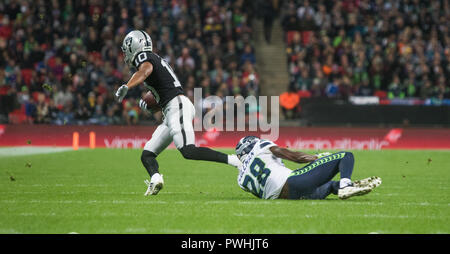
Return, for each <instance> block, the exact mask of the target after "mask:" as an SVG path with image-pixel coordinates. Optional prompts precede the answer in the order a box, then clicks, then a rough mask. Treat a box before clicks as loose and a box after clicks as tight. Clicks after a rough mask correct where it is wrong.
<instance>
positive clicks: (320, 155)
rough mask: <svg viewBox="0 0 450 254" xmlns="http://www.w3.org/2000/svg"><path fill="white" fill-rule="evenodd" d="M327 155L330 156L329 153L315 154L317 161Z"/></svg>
mask: <svg viewBox="0 0 450 254" xmlns="http://www.w3.org/2000/svg"><path fill="white" fill-rule="evenodd" d="M328 155H331V153H329V152H324V153H318V154H316V156H317V159H320V158H322V157H325V156H328Z"/></svg>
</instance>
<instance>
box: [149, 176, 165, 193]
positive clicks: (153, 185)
mask: <svg viewBox="0 0 450 254" xmlns="http://www.w3.org/2000/svg"><path fill="white" fill-rule="evenodd" d="M144 182H145V184H147V186H148V188H147V191H146V192H145V194H144V195H145V196H148V195H156V194H158V192H159V191H160V190H161V189H162V188H163V186H164V180H163V178H162V175H160V174H158V173H156V174H154V175H153V176H152V178H151V180H150V181H149V180H145V181H144Z"/></svg>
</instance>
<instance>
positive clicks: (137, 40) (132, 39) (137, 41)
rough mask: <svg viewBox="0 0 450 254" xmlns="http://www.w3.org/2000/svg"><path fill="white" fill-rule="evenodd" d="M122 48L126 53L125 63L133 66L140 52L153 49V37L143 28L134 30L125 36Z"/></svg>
mask: <svg viewBox="0 0 450 254" xmlns="http://www.w3.org/2000/svg"><path fill="white" fill-rule="evenodd" d="M121 48H122V51H123V53H124V54H125V59H124V60H125V63H127V64H128V65H129V66H132V63H133V61H134V58H135V57H136V55H137V54H138V53H141V52H142V51H150V52H151V51H152V50H153V43H152V38H150V35H148V34H147V33H146V32H145V31H143V30H134V31H131V32H129V33H128V34H127V35H126V36H125V38H124V39H123V43H122V47H121Z"/></svg>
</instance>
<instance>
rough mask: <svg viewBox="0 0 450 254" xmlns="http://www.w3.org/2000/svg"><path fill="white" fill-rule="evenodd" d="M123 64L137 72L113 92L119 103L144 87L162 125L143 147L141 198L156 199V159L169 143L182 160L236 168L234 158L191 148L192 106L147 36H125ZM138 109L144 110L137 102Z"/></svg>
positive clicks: (160, 179)
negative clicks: (144, 172) (144, 186)
mask: <svg viewBox="0 0 450 254" xmlns="http://www.w3.org/2000/svg"><path fill="white" fill-rule="evenodd" d="M122 51H123V53H124V54H125V62H126V63H127V64H128V65H129V66H130V67H135V68H136V69H137V71H136V72H135V73H134V74H133V76H132V77H131V78H130V80H128V82H127V83H126V84H124V85H122V86H121V87H119V88H118V90H117V91H116V98H117V100H118V101H119V102H121V101H122V100H123V98H124V97H125V95H126V94H127V92H128V90H129V89H131V88H133V87H135V86H137V85H139V84H141V83H144V84H145V85H146V86H147V87H148V88H149V89H150V90H151V91H152V93H153V95H154V97H155V99H156V101H157V102H158V105H159V106H160V107H161V109H162V113H163V116H164V118H163V123H162V124H160V125H159V126H158V127H157V128H156V130H155V131H154V132H153V134H152V137H151V139H150V140H149V141H148V142H147V143H146V144H145V146H144V151H143V152H142V155H141V161H142V164H143V165H144V167H145V168H146V169H147V172H148V174H149V175H150V179H151V180H150V181H148V180H146V181H145V183H146V184H147V185H148V188H147V191H146V192H145V195H146V196H147V195H149V194H151V195H156V194H158V192H159V191H160V190H161V189H162V188H163V185H164V180H163V177H162V175H161V174H160V173H159V166H158V162H157V161H156V157H157V156H158V154H160V153H161V152H162V151H163V150H164V149H165V148H166V147H167V146H168V145H169V144H170V143H172V141H173V142H174V143H175V146H176V147H177V149H178V150H179V151H180V152H181V154H182V155H183V157H184V158H186V159H190V160H205V161H215V162H221V163H227V164H229V165H232V166H235V167H238V166H239V165H240V164H241V162H240V161H239V159H238V158H237V157H236V155H227V154H224V153H221V152H217V151H214V150H212V149H209V148H206V147H196V146H195V134H194V128H193V126H192V121H193V119H194V115H195V109H194V105H193V104H192V102H191V101H190V100H189V99H188V98H187V97H186V96H184V92H183V88H182V87H181V84H180V82H179V81H178V78H177V76H176V75H175V73H174V72H173V70H172V68H171V67H170V65H169V64H168V63H167V62H166V61H165V60H164V59H163V58H161V57H160V56H159V55H157V54H155V53H153V52H152V40H151V38H150V36H149V35H148V34H147V33H146V32H144V31H141V30H134V31H131V32H130V33H128V34H127V35H126V36H125V38H124V40H123V44H122ZM139 104H140V106H141V108H143V109H147V105H146V103H145V102H144V101H143V100H142V99H141V101H140V103H139Z"/></svg>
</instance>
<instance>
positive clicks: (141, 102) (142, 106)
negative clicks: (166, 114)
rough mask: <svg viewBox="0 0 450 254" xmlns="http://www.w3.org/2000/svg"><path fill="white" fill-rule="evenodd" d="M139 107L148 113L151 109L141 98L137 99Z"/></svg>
mask: <svg viewBox="0 0 450 254" xmlns="http://www.w3.org/2000/svg"><path fill="white" fill-rule="evenodd" d="M139 107H140V108H141V109H142V110H144V111H147V112H148V113H150V114H151V113H152V111H151V110H150V109H148V108H147V102H145V101H144V100H143V99H140V100H139Z"/></svg>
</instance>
